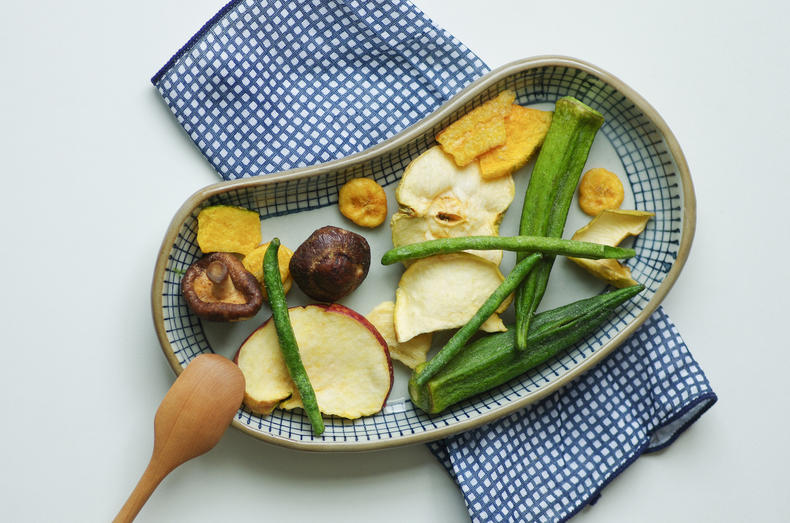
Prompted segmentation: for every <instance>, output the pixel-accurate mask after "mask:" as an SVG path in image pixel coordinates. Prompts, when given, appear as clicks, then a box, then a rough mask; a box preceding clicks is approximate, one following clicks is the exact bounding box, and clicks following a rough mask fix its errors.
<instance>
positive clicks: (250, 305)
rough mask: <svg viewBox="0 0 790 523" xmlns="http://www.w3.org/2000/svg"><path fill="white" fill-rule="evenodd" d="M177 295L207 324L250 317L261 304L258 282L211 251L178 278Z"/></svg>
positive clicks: (235, 262)
mask: <svg viewBox="0 0 790 523" xmlns="http://www.w3.org/2000/svg"><path fill="white" fill-rule="evenodd" d="M181 293H182V294H183V296H184V299H185V300H186V302H187V306H188V307H189V308H190V309H191V310H192V312H194V313H195V314H196V315H197V316H198V317H200V318H203V319H205V320H211V321H238V320H244V319H247V318H251V317H253V316H255V314H256V313H257V312H258V310H260V308H261V305H262V304H263V294H262V292H261V286H260V284H259V283H258V280H257V279H256V278H255V276H253V275H252V274H251V273H249V272H248V271H247V270H246V269H245V268H244V265H242V263H241V261H240V260H239V259H238V258H236V256H234V255H233V254H230V253H227V252H214V253H211V254H208V255H206V256H204V257H202V258H201V259H199V260H198V261H196V262H195V263H193V264H192V265H191V266H190V267H189V269H187V272H186V274H184V277H183V278H182V279H181Z"/></svg>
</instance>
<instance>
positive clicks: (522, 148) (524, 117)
mask: <svg viewBox="0 0 790 523" xmlns="http://www.w3.org/2000/svg"><path fill="white" fill-rule="evenodd" d="M551 115H552V112H551V111H539V110H538V109H529V108H527V107H521V106H520V105H514V106H513V108H512V109H511V111H510V114H508V115H507V116H506V117H505V132H506V134H507V137H506V139H505V143H504V144H502V145H500V146H499V147H495V148H494V149H491V150H490V151H488V152H487V153H485V154H483V155H482V156H480V159H479V160H480V175H481V176H482V177H483V179H484V180H491V179H493V178H499V177H500V176H505V175H506V174H511V173H513V172H514V171H517V170H518V169H521V168H522V167H524V165H526V163H527V162H528V161H529V159H530V157H532V155H533V154H534V153H535V151H536V150H537V149H538V147H540V146H541V145H543V139H544V138H546V133H547V132H549V125H551Z"/></svg>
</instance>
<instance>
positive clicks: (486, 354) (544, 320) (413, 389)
mask: <svg viewBox="0 0 790 523" xmlns="http://www.w3.org/2000/svg"><path fill="white" fill-rule="evenodd" d="M643 289H644V286H642V285H634V286H632V287H626V288H623V289H618V290H616V291H612V292H609V293H607V294H601V295H598V296H594V297H592V298H587V299H584V300H579V301H577V302H574V303H571V304H568V305H565V306H562V307H558V308H556V309H552V310H550V311H546V312H542V313H540V314H536V315H535V317H534V318H533V320H532V322H531V324H530V331H529V337H528V344H529V346H528V348H527V350H525V351H521V350H518V349H517V348H516V346H515V337H516V332H515V329H514V328H510V329H508V331H507V332H501V333H497V334H491V335H488V336H485V337H483V338H480V339H478V340H477V341H475V342H473V343H471V344H469V345H468V346H466V347H465V348H464V350H462V351H460V352H459V353H458V354H457V355H456V356H455V357H454V358H453V359H451V360H450V361H449V362H448V363H447V364H446V365H444V367H442V369H441V370H440V371H439V372H437V373H436V374H435V375H434V376H433V377H432V378H431V379H429V380H427V381H426V382H425V383H422V384H419V383H418V382H417V377H418V376H419V375H420V371H421V370H422V368H423V367H424V366H425V365H427V363H423V364H421V365H420V366H418V367H417V368H416V369H415V371H414V373H413V374H412V377H411V379H410V380H409V396H410V397H411V399H412V401H413V402H414V404H415V405H417V407H419V408H420V409H421V410H423V411H425V412H426V413H429V414H436V413H439V412H441V411H443V410H444V409H446V408H447V407H449V406H451V405H454V404H455V403H458V402H459V401H462V400H464V399H467V398H469V397H471V396H474V395H476V394H480V393H482V392H485V391H487V390H490V389H492V388H494V387H498V386H499V385H502V384H503V383H505V382H507V381H508V380H511V379H513V378H515V377H517V376H519V375H521V374H523V373H525V372H527V371H528V370H530V369H532V368H535V367H536V366H538V365H540V364H542V363H544V362H546V361H547V360H549V359H550V358H553V357H554V356H556V355H557V354H559V353H560V352H562V351H563V350H565V349H567V348H569V347H571V346H573V344H575V343H577V342H579V341H581V340H583V339H584V338H586V337H587V336H589V335H591V334H592V333H593V332H595V330H596V329H598V328H599V327H600V326H601V324H603V323H604V322H605V321H606V320H607V319H608V318H609V317H610V316H611V315H612V313H613V312H614V310H615V309H616V308H617V307H618V306H619V305H621V304H622V303H624V302H625V301H626V300H628V299H630V298H632V297H633V296H635V295H637V294H638V293H639V292H641V291H642V290H643Z"/></svg>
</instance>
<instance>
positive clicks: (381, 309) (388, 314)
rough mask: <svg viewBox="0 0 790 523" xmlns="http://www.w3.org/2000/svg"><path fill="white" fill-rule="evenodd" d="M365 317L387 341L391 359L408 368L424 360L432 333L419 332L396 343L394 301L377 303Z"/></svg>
mask: <svg viewBox="0 0 790 523" xmlns="http://www.w3.org/2000/svg"><path fill="white" fill-rule="evenodd" d="M365 318H367V320H368V321H369V322H370V323H372V324H373V326H374V327H376V330H378V331H379V334H381V337H382V338H384V341H386V342H387V346H388V347H389V350H390V356H391V357H392V359H393V360H398V361H400V362H401V363H403V364H404V365H406V366H407V367H409V368H410V369H413V368H415V367H416V366H417V365H419V364H420V363H422V362H424V361H425V360H426V357H427V355H428V351H429V350H431V340H432V339H433V334H432V333H430V332H428V333H426V334H420V335H419V336H415V337H413V338H412V339H410V340H409V341H405V342H403V343H398V337H397V335H396V334H395V303H394V302H391V301H385V302H382V303H379V304H378V305H376V307H374V308H373V310H372V311H370V312H369V313H368V315H367V316H365Z"/></svg>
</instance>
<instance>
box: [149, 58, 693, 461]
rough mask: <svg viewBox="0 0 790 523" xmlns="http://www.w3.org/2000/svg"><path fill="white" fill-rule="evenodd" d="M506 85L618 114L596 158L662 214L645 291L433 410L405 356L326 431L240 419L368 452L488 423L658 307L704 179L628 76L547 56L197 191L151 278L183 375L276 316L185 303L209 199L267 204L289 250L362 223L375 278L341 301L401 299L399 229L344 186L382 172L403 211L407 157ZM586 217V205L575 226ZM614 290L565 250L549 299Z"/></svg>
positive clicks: (299, 439)
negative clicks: (389, 378)
mask: <svg viewBox="0 0 790 523" xmlns="http://www.w3.org/2000/svg"><path fill="white" fill-rule="evenodd" d="M503 89H513V90H514V91H515V92H516V93H517V100H516V101H517V103H519V104H521V105H527V106H535V107H538V108H545V109H551V108H552V107H553V103H554V101H556V100H557V99H558V98H559V97H561V96H565V95H571V96H574V97H576V98H578V99H580V100H581V101H583V102H584V103H586V104H588V105H590V106H591V107H593V108H595V109H597V110H598V111H600V112H601V113H602V114H603V115H604V117H605V118H606V122H605V124H604V125H603V127H602V128H601V130H600V131H599V133H598V135H597V136H596V140H595V144H594V145H593V149H592V151H591V154H590V157H589V159H588V162H587V168H589V167H592V166H598V167H606V168H607V169H609V170H612V171H614V172H615V173H617V174H618V175H619V176H620V178H621V179H622V180H623V181H624V182H626V183H625V185H626V193H627V194H626V202H625V203H624V204H623V206H622V208H624V209H628V208H635V209H639V210H645V211H652V212H654V213H655V217H654V218H653V219H652V220H651V221H650V222H649V224H648V226H647V228H646V230H645V231H644V232H643V233H642V234H641V235H640V236H639V237H638V238H637V239H636V240H635V241H634V247H635V248H636V251H637V256H636V257H635V258H632V259H630V260H628V262H627V265H628V266H629V267H630V268H631V271H632V274H633V276H634V278H635V279H636V280H637V281H639V282H640V283H642V284H644V285H645V286H646V290H645V291H644V292H643V293H642V294H641V295H639V296H637V297H636V298H634V299H633V300H631V301H629V302H628V303H626V304H625V305H623V306H622V307H620V308H619V309H618V311H617V313H616V314H615V316H614V317H612V318H611V320H610V321H609V322H608V323H606V324H605V325H603V326H602V327H601V328H600V329H599V330H598V332H597V333H596V334H595V335H594V336H591V337H590V338H589V339H588V340H586V341H585V342H584V343H581V344H579V345H577V346H575V347H573V348H572V349H570V350H568V351H566V352H565V353H563V354H561V355H560V356H558V357H557V358H555V359H554V360H552V361H550V362H548V363H547V364H545V365H543V366H541V367H539V368H537V369H535V370H533V371H531V372H529V373H527V374H525V375H523V376H521V377H519V378H517V379H515V380H512V381H510V382H508V383H506V384H504V385H502V386H500V387H498V388H496V389H494V390H492V391H490V392H487V393H485V394H480V395H479V396H477V397H475V398H472V399H470V400H467V401H464V402H462V403H460V404H458V405H455V406H454V407H453V408H451V409H448V410H447V411H446V412H444V413H442V414H440V415H435V416H428V415H426V414H424V413H423V412H421V411H419V410H418V409H416V408H415V407H414V405H413V404H412V403H411V401H410V400H409V399H408V394H407V393H406V386H405V384H406V380H407V377H408V372H407V370H405V369H404V368H403V367H402V366H401V365H400V364H399V363H397V362H394V366H396V368H397V369H398V370H397V373H396V383H395V386H394V387H393V391H392V393H391V394H390V397H389V399H388V401H387V404H386V406H385V408H384V409H383V410H382V411H381V412H380V413H378V414H376V415H374V416H369V417H365V418H361V419H358V420H354V421H351V420H344V419H340V418H333V417H325V423H326V431H325V433H324V434H323V435H322V436H321V437H318V438H315V437H313V436H312V434H311V430H310V424H309V422H308V420H307V418H306V416H305V415H304V413H303V412H302V411H301V410H298V409H297V410H294V411H285V410H281V409H276V410H275V411H274V412H273V413H272V414H271V415H269V416H265V417H260V416H257V415H254V414H252V413H250V412H249V411H248V410H246V409H241V410H239V412H238V414H237V415H236V417H235V419H234V421H233V426H235V427H236V428H238V429H241V430H242V431H244V432H246V433H248V434H251V435H253V436H255V437H257V438H260V439H262V440H265V441H268V442H270V443H275V444H279V445H284V446H287V447H292V448H299V449H304V450H320V451H330V450H339V451H350V450H370V449H376V448H383V447H391V446H396V445H404V444H411V443H417V442H427V441H430V440H435V439H438V438H443V437H447V436H450V435H452V434H455V433H458V432H461V431H464V430H468V429H471V428H473V427H476V426H479V425H481V424H483V423H486V422H490V421H492V420H495V419H497V418H499V417H501V416H504V415H506V414H508V413H510V412H512V411H514V410H516V409H519V408H521V407H524V406H526V405H528V404H529V403H531V402H534V401H536V400H538V399H540V398H542V397H544V396H546V395H547V394H549V393H551V392H553V391H555V390H556V389H557V388H559V387H560V386H562V385H563V384H566V383H567V382H568V381H570V380H572V379H573V378H574V377H575V376H577V375H579V374H580V373H582V372H584V371H585V370H586V369H588V368H590V367H591V366H593V365H595V364H596V363H597V362H598V361H600V360H601V359H602V358H603V357H604V356H605V355H606V354H607V353H609V352H610V351H611V350H613V349H614V348H615V347H617V346H618V345H619V344H620V343H621V342H623V341H624V340H625V339H626V337H627V336H628V335H629V334H631V333H632V332H633V331H634V330H635V329H637V328H638V327H639V325H640V324H641V323H642V322H643V321H645V319H647V317H648V316H649V315H650V314H651V313H652V312H653V311H654V310H655V309H656V307H658V305H659V303H660V302H661V300H662V299H663V297H664V296H665V295H666V293H667V292H668V291H669V289H670V287H671V286H672V284H673V283H674V281H675V279H676V278H677V275H678V273H679V272H680V270H681V268H682V266H683V264H684V262H685V260H686V257H687V255H688V252H689V249H690V246H691V241H692V237H693V235H694V225H695V200H694V190H693V187H692V183H691V178H690V175H689V172H688V166H687V165H686V161H685V159H684V157H683V153H682V151H681V149H680V146H679V145H678V143H677V141H676V140H675V138H674V136H673V135H672V133H671V132H670V130H669V128H668V127H667V125H666V124H665V123H664V121H663V120H662V119H661V117H660V116H659V115H658V113H657V112H656V111H655V110H654V109H653V108H652V107H651V106H650V105H649V104H648V103H647V102H646V101H645V100H643V99H642V98H641V97H640V96H639V95H638V94H637V93H635V92H634V91H633V90H632V89H630V88H629V87H627V86H626V85H625V84H623V82H621V81H620V80H618V79H617V78H614V77H613V76H612V75H610V74H608V73H606V72H604V71H601V70H600V69H598V68H596V67H594V66H592V65H589V64H586V63H583V62H580V61H578V60H575V59H571V58H564V57H537V58H530V59H525V60H521V61H518V62H514V63H511V64H508V65H506V66H503V67H501V68H499V69H497V70H495V71H492V72H491V73H489V74H488V75H486V76H485V77H483V78H480V79H479V80H477V81H476V82H474V83H473V84H472V85H470V86H469V87H467V88H466V89H464V90H463V91H462V92H461V93H459V94H458V95H457V96H455V97H454V98H452V99H451V100H450V101H448V102H447V103H445V104H444V105H443V106H442V107H440V108H439V109H438V110H437V111H436V112H435V113H433V114H432V115H430V116H428V117H427V118H425V119H424V120H422V121H420V122H419V123H417V124H415V125H413V126H411V127H409V128H408V129H406V130H405V131H403V132H402V133H400V134H398V135H397V136H395V137H393V138H391V139H389V140H387V141H386V142H383V143H381V144H379V145H377V146H376V147H373V148H371V149H368V150H366V151H364V152H361V153H359V154H355V155H353V156H350V157H347V158H343V159H341V160H337V161H333V162H329V163H325V164H321V165H317V166H313V167H306V168H301V169H295V170H292V171H288V172H282V173H277V174H271V175H267V176H260V177H257V178H251V179H243V180H236V181H231V182H222V183H217V184H215V185H211V186H209V187H207V188H205V189H203V190H201V191H199V192H197V193H196V194H194V195H193V196H191V197H190V198H189V199H188V200H187V201H186V202H185V203H184V205H183V206H182V207H181V209H179V210H178V212H177V213H176V215H175V217H174V218H173V221H172V223H171V224H170V226H169V228H168V230H167V233H166V235H165V238H164V240H163V243H162V247H161V250H160V252H159V256H158V259H157V263H156V268H155V272H154V277H153V285H152V305H153V316H154V323H155V326H156V331H157V335H158V337H159V341H160V343H161V345H162V349H163V351H164V353H165V355H166V356H167V358H168V360H169V362H170V364H171V365H172V367H173V369H174V370H175V371H176V373H180V372H181V370H182V369H183V367H184V366H186V365H187V363H189V361H190V360H192V359H193V358H194V357H195V356H197V355H198V354H201V353H204V352H218V353H220V354H223V355H225V356H227V357H229V358H232V357H233V355H234V354H235V351H236V350H237V349H238V347H239V345H240V343H241V341H243V340H244V338H245V337H246V336H247V335H249V334H250V333H251V332H252V331H253V330H254V329H255V328H256V327H257V326H259V325H260V324H261V323H262V322H263V321H264V320H266V319H267V318H268V317H269V315H270V310H269V309H268V307H267V306H264V307H263V309H262V310H261V312H260V313H259V315H258V316H256V318H253V319H251V320H247V321H245V322H239V323H233V324H211V323H210V322H202V321H200V320H199V319H198V318H197V317H195V316H194V315H193V314H192V313H191V312H190V311H189V310H188V309H187V307H186V305H185V303H184V300H183V298H182V297H181V292H180V280H181V275H182V274H183V273H184V271H185V270H186V269H187V267H189V265H190V264H192V263H193V262H194V261H196V260H197V259H198V258H199V257H200V256H201V252H200V250H199V248H198V246H197V242H196V229H197V219H196V218H197V214H198V212H199V211H200V210H201V209H202V208H203V207H205V206H208V205H213V204H219V203H224V204H231V205H238V206H242V207H246V208H249V209H253V210H256V211H258V212H259V213H260V216H261V219H262V230H263V238H264V241H268V239H270V238H272V237H274V236H278V237H280V238H281V240H282V241H283V244H284V245H286V246H289V247H290V248H291V249H295V248H296V247H297V246H298V245H299V243H301V242H302V241H303V240H304V239H306V238H307V236H308V235H309V234H310V232H311V231H312V230H314V229H316V228H318V227H320V226H323V225H327V224H332V225H338V226H341V227H345V228H348V229H351V230H354V231H357V232H360V233H362V234H364V235H365V236H366V237H367V238H368V240H369V242H370V244H371V249H372V256H373V259H372V263H371V271H370V274H369V275H368V278H367V279H366V280H365V282H364V283H363V285H362V286H361V287H360V288H359V289H358V290H357V291H355V293H353V294H352V295H351V296H349V297H348V298H347V299H344V300H343V301H342V303H344V304H345V305H347V306H350V307H351V308H353V309H355V310H357V311H358V312H360V313H361V314H367V313H368V312H369V311H370V310H371V309H372V308H373V306H374V305H376V304H377V303H379V302H381V301H384V300H393V299H394V292H395V288H396V286H397V282H398V278H399V276H400V274H401V273H402V271H403V268H402V267H401V266H400V265H393V266H388V267H384V266H382V265H381V264H380V263H379V260H380V258H381V255H382V254H383V253H384V251H386V250H387V249H388V248H390V247H391V245H392V243H391V237H390V231H389V228H388V227H387V225H386V224H385V225H383V226H381V227H379V228H377V229H374V230H369V229H360V228H357V227H355V226H354V225H353V224H351V223H350V222H348V221H347V220H345V219H344V218H343V217H342V216H341V215H340V213H339V212H338V210H337V205H336V203H337V193H338V189H339V188H340V187H341V186H342V184H343V183H344V182H346V181H347V180H349V179H350V178H353V177H358V176H367V177H371V178H374V179H376V180H377V181H378V182H379V183H381V184H382V185H384V186H386V187H387V190H388V195H389V200H390V201H389V210H390V214H391V213H392V212H394V210H395V209H396V208H397V203H396V202H395V201H394V198H393V197H392V194H393V191H394V187H396V186H397V182H398V180H399V179H400V176H401V174H402V173H403V170H404V168H405V167H406V166H407V165H408V163H409V162H410V161H411V160H412V159H413V158H415V157H417V156H418V155H419V154H420V153H421V152H423V151H424V150H426V149H427V148H429V147H431V146H433V145H435V141H434V137H435V136H436V134H437V132H438V131H440V130H442V129H443V128H444V127H446V126H447V125H448V124H449V123H451V122H453V121H454V120H456V119H457V118H459V117H460V116H461V115H463V114H465V113H467V112H468V111H469V110H471V109H472V108H474V107H476V106H478V105H480V104H481V103H482V102H484V101H486V100H488V99H490V98H492V97H493V96H495V95H496V94H497V93H498V92H500V91H501V90H503ZM531 168H532V162H531V163H530V164H529V165H527V166H526V167H525V168H524V169H522V170H521V171H520V172H518V173H517V174H515V175H514V179H515V180H516V200H515V201H514V202H513V204H512V205H511V207H510V209H509V211H508V213H507V215H506V217H505V219H504V220H503V222H502V225H501V227H500V234H502V235H512V234H515V233H516V230H517V227H518V226H517V223H518V216H519V214H520V212H521V202H522V200H523V193H524V190H525V188H526V183H527V180H528V178H529V171H530V170H531ZM588 220H589V218H588V217H584V216H583V215H582V214H581V212H580V211H579V210H578V208H577V206H576V203H575V202H574V204H573V205H572V212H571V214H570V215H569V218H568V225H567V226H566V229H565V237H569V236H570V234H572V233H573V231H575V230H576V229H578V228H579V227H580V226H581V225H583V224H585V223H586V222H587V221H588ZM512 265H513V259H512V257H509V255H508V254H506V257H505V260H504V261H503V263H502V270H503V272H505V273H506V272H507V271H508V270H509V269H510V268H511V267H512ZM604 290H605V289H604V285H603V284H602V283H601V282H600V281H598V280H595V279H594V278H592V277H591V276H589V275H588V274H586V273H584V272H582V271H581V270H579V269H578V268H577V267H575V266H574V265H573V264H572V263H569V262H568V261H567V260H558V262H557V264H555V268H554V271H553V272H552V279H551V281H550V283H549V288H548V291H547V294H546V297H545V298H544V301H543V306H542V307H541V308H542V309H546V308H553V307H555V306H559V305H562V304H564V303H568V302H570V301H573V300H576V299H580V298H583V297H587V296H590V295H593V294H597V293H600V292H603V291H604ZM288 301H289V305H298V304H305V303H308V300H307V299H306V297H305V296H304V295H303V294H301V293H300V291H299V290H298V289H296V288H295V289H293V290H292V291H291V292H290V293H289V294H288ZM511 319H512V318H511ZM506 320H507V318H506ZM437 338H438V336H437ZM439 342H441V340H438V341H437V343H439Z"/></svg>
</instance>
